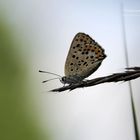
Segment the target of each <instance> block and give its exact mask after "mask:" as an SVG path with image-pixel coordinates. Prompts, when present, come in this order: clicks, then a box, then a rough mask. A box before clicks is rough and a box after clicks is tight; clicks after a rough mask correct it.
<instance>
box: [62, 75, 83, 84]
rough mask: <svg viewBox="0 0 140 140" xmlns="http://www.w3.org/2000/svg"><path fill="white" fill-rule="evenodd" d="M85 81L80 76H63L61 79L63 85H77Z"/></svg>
mask: <svg viewBox="0 0 140 140" xmlns="http://www.w3.org/2000/svg"><path fill="white" fill-rule="evenodd" d="M83 79H84V77H81V76H78V75H72V76H63V77H62V78H61V79H60V82H61V83H63V84H69V85H71V84H76V83H79V82H81V81H82V80H83Z"/></svg>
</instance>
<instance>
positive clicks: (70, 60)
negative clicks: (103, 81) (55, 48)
mask: <svg viewBox="0 0 140 140" xmlns="http://www.w3.org/2000/svg"><path fill="white" fill-rule="evenodd" d="M105 57H106V55H105V54H104V49H103V48H102V47H101V46H100V45H99V44H98V43H97V42H95V40H93V39H92V38H91V37H90V36H89V35H87V34H85V33H78V34H76V36H75V37H74V39H73V41H72V44H71V47H70V50H69V53H68V56H67V59H66V62H65V75H66V76H67V77H69V76H74V75H78V76H80V77H83V79H84V78H86V77H88V76H89V75H91V74H92V73H93V72H94V71H96V70H97V69H98V67H99V66H100V64H101V62H102V61H103V59H104V58H105Z"/></svg>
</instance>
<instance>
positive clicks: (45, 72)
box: [39, 70, 62, 77]
mask: <svg viewBox="0 0 140 140" xmlns="http://www.w3.org/2000/svg"><path fill="white" fill-rule="evenodd" d="M39 72H41V73H48V74H52V75H55V76H59V77H62V76H60V75H58V74H55V73H52V72H48V71H42V70H39Z"/></svg>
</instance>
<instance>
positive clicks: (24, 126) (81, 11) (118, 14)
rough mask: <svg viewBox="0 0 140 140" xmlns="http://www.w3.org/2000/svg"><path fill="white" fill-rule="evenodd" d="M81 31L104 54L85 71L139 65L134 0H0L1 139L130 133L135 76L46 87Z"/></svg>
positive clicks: (139, 21) (126, 138)
mask: <svg viewBox="0 0 140 140" xmlns="http://www.w3.org/2000/svg"><path fill="white" fill-rule="evenodd" d="M77 32H85V33H87V34H89V35H90V36H91V37H92V38H94V39H95V40H96V41H97V42H98V43H99V44H100V45H102V46H103V48H104V49H105V53H106V54H107V58H106V59H105V60H104V62H103V63H102V65H101V67H100V68H99V69H98V71H97V72H95V73H94V74H92V75H91V76H90V77H89V79H90V78H95V77H98V76H104V75H108V74H112V73H113V72H119V71H123V70H124V68H125V67H127V66H140V62H139V60H140V55H139V52H140V47H139V46H140V39H139V36H140V2H139V1H138V0H133V1H132V0H107V1H103V0H82V1H79V0H75V1H74V0H71V1H67V0H59V1H56V0H24V1H21V0H11V1H8V0H0V139H1V140H87V139H88V140H93V139H95V140H112V139H113V140H134V139H135V136H134V124H133V118H132V109H131V104H130V92H131V88H130V85H131V87H132V93H133V97H134V103H135V108H136V115H137V121H138V125H140V108H139V102H140V95H139V91H140V86H139V83H140V80H139V79H136V80H134V81H132V82H131V84H128V82H126V83H124V82H120V83H116V84H114V83H111V84H102V85H98V86H95V87H90V88H84V89H76V90H74V91H72V92H68V91H65V92H63V93H57V94H56V93H51V92H48V91H49V90H50V89H53V88H57V87H60V86H62V84H61V83H60V82H59V80H55V81H51V82H48V83H46V84H42V83H41V82H42V81H43V80H46V79H50V78H53V77H54V76H52V75H47V74H43V73H39V72H38V70H39V69H41V70H46V71H50V72H54V73H57V74H59V75H62V76H63V75H64V63H65V59H66V56H67V53H68V50H69V47H70V44H71V41H72V39H73V37H74V35H75V34H76V33H77Z"/></svg>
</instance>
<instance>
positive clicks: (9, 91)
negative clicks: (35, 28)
mask: <svg viewBox="0 0 140 140" xmlns="http://www.w3.org/2000/svg"><path fill="white" fill-rule="evenodd" d="M15 32H16V30H15V29H14V28H12V26H11V25H9V23H8V21H7V19H6V17H2V16H1V18H0V140H42V139H45V140H50V138H49V136H48V137H47V131H46V132H45V133H46V134H45V135H44V134H43V132H42V131H41V129H40V126H39V123H38V117H37V115H35V111H36V110H35V108H36V106H35V104H34V102H35V100H34V99H33V98H31V95H32V93H33V90H32V89H31V88H30V85H31V83H30V80H29V79H30V78H29V63H28V62H29V61H30V60H29V58H28V54H25V53H24V52H22V49H21V48H22V47H23V45H25V44H26V43H21V42H22V41H20V40H18V39H17V36H16V35H15ZM21 46H22V47H21ZM26 47H27V44H26ZM34 93H35V92H34Z"/></svg>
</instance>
